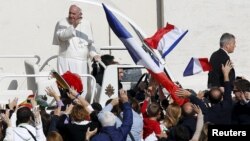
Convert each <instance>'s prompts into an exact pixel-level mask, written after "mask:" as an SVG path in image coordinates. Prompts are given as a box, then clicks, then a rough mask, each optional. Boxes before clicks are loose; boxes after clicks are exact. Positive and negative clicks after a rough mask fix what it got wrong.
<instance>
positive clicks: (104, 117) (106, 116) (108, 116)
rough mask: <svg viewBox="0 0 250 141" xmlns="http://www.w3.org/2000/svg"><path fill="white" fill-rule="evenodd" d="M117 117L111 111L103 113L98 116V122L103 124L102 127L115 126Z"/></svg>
mask: <svg viewBox="0 0 250 141" xmlns="http://www.w3.org/2000/svg"><path fill="white" fill-rule="evenodd" d="M115 119H116V117H115V115H114V114H113V113H111V112H110V111H102V112H100V113H99V114H98V120H99V121H100V122H101V124H102V126H103V127H105V126H114V125H115Z"/></svg>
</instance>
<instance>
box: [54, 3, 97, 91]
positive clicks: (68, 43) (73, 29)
mask: <svg viewBox="0 0 250 141" xmlns="http://www.w3.org/2000/svg"><path fill="white" fill-rule="evenodd" d="M53 45H58V46H59V55H58V58H57V69H58V72H59V74H63V73H65V72H66V71H71V72H72V73H77V74H89V69H88V60H89V59H91V60H92V59H94V60H96V61H98V60H100V55H98V53H97V52H96V48H95V47H94V46H93V35H92V27H91V24H90V22H89V21H88V20H86V19H85V18H83V17H82V10H81V8H80V7H79V6H77V5H71V6H70V8H69V15H68V17H67V18H63V19H62V20H60V21H58V22H57V24H56V27H55V31H54V38H53ZM84 84H87V79H84ZM85 88H87V86H86V85H85Z"/></svg>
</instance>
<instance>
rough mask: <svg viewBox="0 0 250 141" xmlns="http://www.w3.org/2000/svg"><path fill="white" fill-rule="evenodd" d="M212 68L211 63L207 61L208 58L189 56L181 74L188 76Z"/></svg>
mask: <svg viewBox="0 0 250 141" xmlns="http://www.w3.org/2000/svg"><path fill="white" fill-rule="evenodd" d="M211 69H212V66H211V64H210V63H209V62H208V58H193V57H192V58H191V60H190V61H189V63H188V65H187V67H186V69H185V71H184V73H183V76H190V75H194V74H198V73H200V72H205V71H210V70H211Z"/></svg>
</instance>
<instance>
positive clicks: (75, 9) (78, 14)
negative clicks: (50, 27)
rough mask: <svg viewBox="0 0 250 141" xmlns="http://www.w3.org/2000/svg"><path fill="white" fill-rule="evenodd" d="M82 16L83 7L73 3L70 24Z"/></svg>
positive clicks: (70, 10) (69, 16)
mask: <svg viewBox="0 0 250 141" xmlns="http://www.w3.org/2000/svg"><path fill="white" fill-rule="evenodd" d="M81 17H82V13H81V9H80V8H79V7H77V6H76V5H71V6H70V8H69V15H68V21H69V23H70V24H73V23H74V22H76V21H77V20H78V19H80V18H81Z"/></svg>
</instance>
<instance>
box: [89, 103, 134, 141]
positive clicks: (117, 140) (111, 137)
mask: <svg viewBox="0 0 250 141" xmlns="http://www.w3.org/2000/svg"><path fill="white" fill-rule="evenodd" d="M123 114H124V115H123V121H122V125H121V126H120V127H119V128H116V127H115V126H107V127H103V128H102V129H101V130H100V133H99V134H97V135H95V136H94V137H93V138H92V139H91V141H126V139H127V135H128V133H129V132H130V130H131V127H132V124H133V114H132V109H131V106H130V104H129V103H128V102H126V103H124V104H123Z"/></svg>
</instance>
